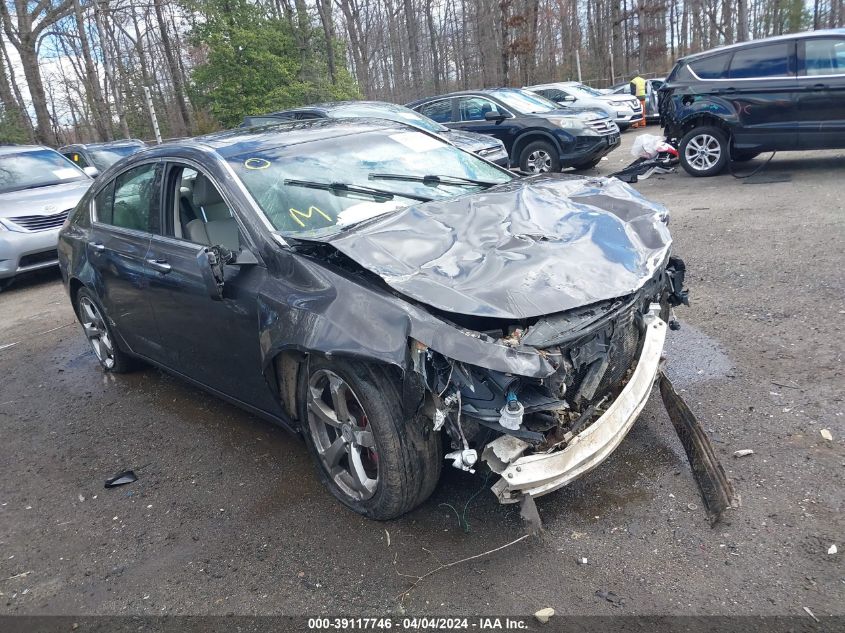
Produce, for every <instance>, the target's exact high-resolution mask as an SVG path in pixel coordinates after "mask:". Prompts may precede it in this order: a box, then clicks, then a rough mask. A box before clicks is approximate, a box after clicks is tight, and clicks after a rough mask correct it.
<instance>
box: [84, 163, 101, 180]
mask: <svg viewBox="0 0 845 633" xmlns="http://www.w3.org/2000/svg"><path fill="white" fill-rule="evenodd" d="M82 171H84V172H85V173H86V174H88V175H89V176H91V178H96V177H97V176H99V175H100V170H99V169H97V168H96V167H94V166H92V165H88V166H87V167H83V168H82Z"/></svg>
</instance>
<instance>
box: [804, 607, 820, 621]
mask: <svg viewBox="0 0 845 633" xmlns="http://www.w3.org/2000/svg"><path fill="white" fill-rule="evenodd" d="M804 611H806V612H807V615H809V616H810V617H811V618H813V619H814V620H815V621H816V622H818V621H819V619H818V618H817V617H816V616H815V615H814V614H813V612H812V611H810V607H804Z"/></svg>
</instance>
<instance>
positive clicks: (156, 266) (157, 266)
mask: <svg viewBox="0 0 845 633" xmlns="http://www.w3.org/2000/svg"><path fill="white" fill-rule="evenodd" d="M147 263H148V264H149V265H150V268H152V269H153V270H157V271H158V272H160V273H162V274H164V275H166V274H167V273H169V272H170V264H168V263H167V261H165V260H163V259H148V260H147Z"/></svg>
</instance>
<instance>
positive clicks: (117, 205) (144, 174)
mask: <svg viewBox="0 0 845 633" xmlns="http://www.w3.org/2000/svg"><path fill="white" fill-rule="evenodd" d="M160 194H161V164H160V163H157V162H152V163H145V164H142V165H139V166H137V167H133V168H132V169H129V170H127V171H125V172H123V173H122V174H120V175H118V176H117V177H116V178H115V179H114V180H112V181H111V182H109V183H108V184H107V185H106V186H105V187H104V188H103V189H102V190H101V191H100V192H99V193H97V195H96V196H95V198H94V221H93V224H92V228H91V240H90V241H89V242H88V245H87V249H88V261H89V263H90V264H91V267H92V268H93V269H94V272H95V280H96V282H95V283H96V284H97V285H98V288H97V294H98V296H99V298H100V301H102V303H103V307H104V308H105V313H106V314H105V316H106V318H107V319H108V320H109V321H110V322H111V324H112V325H113V326H114V327H115V328H116V329H117V333H118V335H119V336H120V337H121V338H122V339H123V340H124V341H125V343H126V345H128V346H129V348H130V349H131V350H132V351H133V352H135V353H136V354H141V355H143V356H147V357H150V358H156V357H157V356H158V355H159V349H160V343H159V340H158V331H157V328H156V325H155V320H154V318H153V314H152V309H151V307H150V304H149V302H148V301H147V296H146V289H147V287H148V283H149V278H148V272H149V271H148V269H147V262H146V260H147V252H148V251H149V248H150V239H151V236H152V233H154V232H157V231H158V230H159V200H160V197H161V195H160Z"/></svg>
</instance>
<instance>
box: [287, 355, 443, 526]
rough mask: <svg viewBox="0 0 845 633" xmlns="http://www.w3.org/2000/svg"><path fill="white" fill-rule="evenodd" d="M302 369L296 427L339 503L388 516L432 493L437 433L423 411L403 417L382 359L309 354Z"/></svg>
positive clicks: (437, 457)
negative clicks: (365, 360) (372, 361)
mask: <svg viewBox="0 0 845 633" xmlns="http://www.w3.org/2000/svg"><path fill="white" fill-rule="evenodd" d="M300 376H301V378H300V385H299V394H300V398H299V416H300V420H302V434H303V436H304V438H305V443H306V445H307V446H308V450H309V452H310V453H311V455H312V457H313V458H314V461H315V462H316V467H317V474H318V476H319V478H320V481H321V482H322V483H323V485H324V486H326V488H328V489H329V492H331V493H332V494H333V495H334V496H335V497H336V498H337V499H338V500H339V501H340V502H341V503H343V504H344V505H346V506H347V507H349V508H351V509H352V510H354V511H355V512H358V513H359V514H362V515H364V516H366V517H369V518H371V519H377V520H387V519H393V518H396V517H398V516H401V515H402V514H405V513H406V512H409V511H410V510H412V509H414V508H415V507H416V506H418V505H420V504H421V503H423V502H424V501H425V500H426V499H428V497H429V496H431V493H432V492H433V491H434V488H435V487H436V486H437V482H438V481H439V479H440V470H441V466H442V461H443V453H442V445H441V438H440V435H439V434H438V433H435V432H434V431H433V430H432V428H431V425H430V424H426V423H425V421H424V420H422V419H419V418H412V419H405V417H404V416H403V411H402V405H401V402H400V397H399V393H400V387H401V386H400V385H398V384H397V379H396V378H394V377H393V376H392V375H391V374H390V373H389V372H388V371H387V370H386V369H385V368H384V367H381V366H378V365H370V364H366V363H361V362H355V361H348V360H344V359H332V360H328V359H325V358H322V357H312V358H311V359H310V361H309V364H308V370H307V371H303V372H301V374H300ZM338 412H339V413H338Z"/></svg>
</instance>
